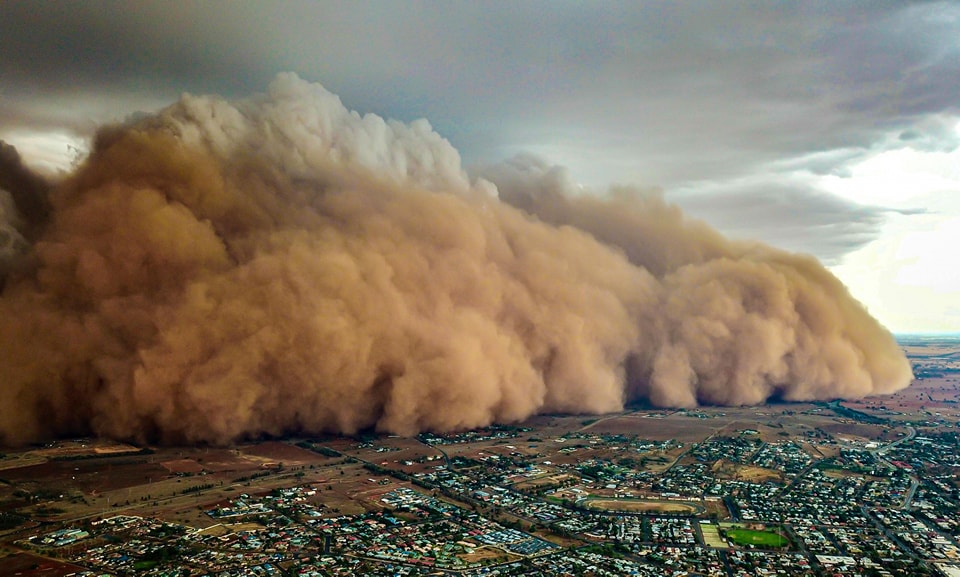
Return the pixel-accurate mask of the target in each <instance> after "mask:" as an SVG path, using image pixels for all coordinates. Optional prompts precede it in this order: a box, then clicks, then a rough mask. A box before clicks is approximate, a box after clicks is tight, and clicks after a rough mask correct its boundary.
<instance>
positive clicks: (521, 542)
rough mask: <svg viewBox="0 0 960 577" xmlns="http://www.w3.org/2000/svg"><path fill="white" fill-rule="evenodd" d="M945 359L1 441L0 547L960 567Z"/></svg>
mask: <svg viewBox="0 0 960 577" xmlns="http://www.w3.org/2000/svg"><path fill="white" fill-rule="evenodd" d="M937 362H939V363H941V364H942V360H941V361H937ZM931 366H934V365H920V370H930V367H931ZM936 366H940V365H936ZM924 367H927V368H926V369H924ZM955 369H956V367H954V366H953V365H950V366H947V367H946V368H944V367H942V366H940V369H938V370H939V372H938V373H937V374H936V375H933V376H930V377H929V378H927V379H923V380H921V381H919V384H918V385H915V386H914V387H911V388H910V389H907V390H905V391H902V392H901V393H898V395H896V396H893V397H884V398H876V399H864V400H862V401H858V402H842V403H841V402H837V401H834V402H818V403H783V404H777V405H767V406H762V407H734V408H731V407H724V408H707V407H703V408H697V409H690V410H683V409H670V410H664V409H653V408H633V409H630V410H627V411H624V412H622V413H617V414H612V415H603V416H597V417H584V416H569V415H546V416H540V417H536V418H534V419H532V420H530V421H528V422H524V423H520V424H515V425H498V426H491V427H487V428H483V429H477V430H471V431H465V432H461V433H455V434H431V433H425V434H421V435H418V436H416V437H398V436H392V435H384V434H376V433H368V434H361V435H357V436H354V437H336V436H329V437H309V438H295V439H283V440H267V441H263V442H260V443H251V444H246V445H240V446H236V447H231V448H217V447H192V448H155V447H135V446H132V445H125V444H121V443H114V442H110V441H103V440H94V439H72V440H64V441H57V442H52V443H49V444H47V445H44V446H35V447H31V448H27V449H22V450H17V451H12V450H9V451H8V452H7V453H6V454H4V455H3V457H2V459H0V503H2V509H0V510H2V513H0V547H2V552H0V556H2V557H3V559H2V563H3V567H4V573H5V574H11V575H13V574H16V575H25V576H28V575H40V574H43V575H78V576H91V577H92V576H94V575H105V574H106V575H156V576H160V575H169V576H173V575H224V576H227V575H259V576H274V575H275V576H278V577H280V576H303V577H308V576H309V577H313V576H328V575H383V576H395V575H464V576H511V575H593V576H619V575H641V576H659V575H675V576H681V575H703V576H710V577H726V576H752V575H863V576H901V575H902V576H914V575H944V576H953V575H960V485H958V482H957V475H956V472H957V471H958V469H960V426H958V423H960V415H958V414H957V412H956V410H955V402H952V401H953V399H954V396H951V395H947V394H945V393H946V392H947V391H948V390H949V389H952V388H953V387H955V386H956V384H955V383H956V374H957V373H956V372H955Z"/></svg>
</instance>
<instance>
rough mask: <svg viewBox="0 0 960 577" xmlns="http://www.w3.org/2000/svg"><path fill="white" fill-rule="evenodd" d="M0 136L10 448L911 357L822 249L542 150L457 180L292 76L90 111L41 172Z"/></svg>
mask: <svg viewBox="0 0 960 577" xmlns="http://www.w3.org/2000/svg"><path fill="white" fill-rule="evenodd" d="M0 152H2V155H0V186H2V187H3V189H4V191H3V192H0V282H2V287H3V288H2V291H3V292H2V293H0V318H2V322H0V355H2V356H0V393H2V395H0V444H17V443H23V442H29V441H35V440H39V439H44V438H50V437H53V436H59V435H77V434H94V435H103V436H108V437H113V438H118V439H129V440H135V441H141V442H153V443H229V442H231V441H234V440H239V439H247V438H255V437H259V436H263V435H283V434H291V433H321V432H338V433H348V434H349V433H354V432H357V431H360V430H365V429H375V430H377V431H383V432H390V433H397V434H403V435H408V434H413V433H416V432H419V431H425V430H430V431H452V430H458V429H465V428H469V427H477V426H481V425H487V424H490V423H494V422H499V423H510V422H518V421H521V420H523V419H525V418H527V417H529V416H531V415H534V414H537V413H544V412H564V413H605V412H611V411H617V410H620V409H621V408H622V407H623V406H624V405H625V403H630V402H646V403H650V404H652V405H656V406H663V407H693V406H697V405H699V404H716V405H742V404H757V403H763V402H765V401H766V400H768V399H771V398H775V399H783V400H797V401H800V400H812V399H835V398H856V397H863V396H865V395H872V394H879V393H889V392H893V391H895V390H898V389H901V388H903V387H905V386H907V385H908V384H909V382H910V380H911V378H912V374H911V370H910V366H909V363H908V362H907V360H906V359H905V357H904V355H903V353H902V352H901V351H900V349H899V348H898V346H897V345H896V343H895V341H894V339H893V337H892V336H891V334H890V333H889V332H888V331H887V330H886V329H884V328H883V327H882V326H881V325H880V324H879V323H878V322H877V321H876V320H874V319H873V318H872V317H871V316H870V315H869V314H868V313H867V311H866V310H865V309H864V307H863V306H862V305H860V304H859V303H858V302H857V301H856V300H855V299H854V298H852V297H851V295H850V294H849V293H848V291H847V290H846V288H845V287H844V286H843V285H842V284H841V283H840V282H839V281H838V280H837V279H836V278H835V277H834V276H833V275H832V274H831V273H829V272H828V271H827V270H826V269H825V268H824V267H823V266H821V265H820V264H819V263H818V262H817V261H816V260H815V259H814V258H812V257H809V256H802V255H797V254H790V253H787V252H784V251H781V250H778V249H775V248H771V247H769V246H765V245H763V244H760V243H756V242H744V241H733V240H729V239H727V238H725V237H724V236H722V235H721V234H720V233H718V232H717V231H716V230H714V229H712V228H711V227H710V226H708V225H707V224H705V223H703V222H700V221H697V220H693V219H691V218H689V217H686V216H685V215H684V214H683V213H682V212H681V211H680V209H679V208H677V207H676V206H674V205H671V204H670V203H668V202H667V201H665V200H664V198H663V196H662V195H660V194H658V193H657V192H655V191H653V192H652V191H648V190H641V189H631V188H627V187H624V188H614V189H611V190H610V191H607V192H604V193H603V194H597V193H591V192H589V191H588V192H583V191H580V190H579V189H578V187H577V186H576V185H575V184H574V183H573V182H572V181H571V179H570V178H569V177H568V176H567V175H566V173H565V172H564V171H563V170H562V169H559V168H556V167H551V166H549V165H547V164H545V163H544V162H543V161H540V160H538V159H536V158H529V157H523V156H518V157H516V158H514V159H512V160H510V161H507V162H505V163H502V164H500V165H496V166H489V167H485V168H481V169H478V170H477V173H476V174H474V173H473V171H471V174H470V175H468V174H467V172H466V171H465V170H464V169H463V168H462V165H461V161H460V156H459V154H458V153H457V151H456V150H455V149H454V148H453V147H452V146H451V145H450V143H449V142H447V141H446V140H444V139H443V138H442V137H441V136H439V135H438V134H437V133H436V132H435V131H434V130H433V129H432V127H431V126H430V125H429V123H427V122H426V121H424V120H420V121H415V122H412V123H409V124H405V123H400V122H395V121H389V120H384V119H382V118H380V117H378V116H375V115H360V114H357V113H356V112H352V111H349V110H348V109H346V108H345V107H344V106H343V104H342V103H341V101H340V99H339V98H338V97H337V96H336V95H334V94H331V93H330V92H328V91H326V90H325V89H324V88H323V87H321V86H320V85H317V84H310V83H308V82H305V81H303V80H301V79H300V78H298V77H297V76H295V75H293V74H285V75H280V76H278V77H277V78H276V79H275V80H274V82H273V83H272V84H271V85H270V87H269V90H268V91H267V92H266V93H265V94H261V95H257V96H254V97H250V98H248V99H245V100H242V101H236V102H230V101H227V100H224V99H222V98H218V97H197V96H184V97H182V98H181V99H180V100H179V101H178V102H176V103H175V104H173V105H172V106H170V107H169V108H167V109H165V110H162V111H160V112H158V113H156V114H153V115H150V116H146V117H139V118H136V119H134V120H131V121H129V122H128V123H126V124H124V125H122V126H111V127H105V128H103V129H101V130H100V132H99V134H98V135H97V137H96V139H95V141H94V143H93V145H92V150H91V152H90V155H89V157H88V158H87V159H86V160H85V161H84V162H83V163H82V164H81V165H80V166H78V167H77V168H76V169H75V170H73V172H71V173H70V174H69V175H67V176H65V177H64V178H62V179H60V180H59V181H58V182H56V183H55V184H48V183H47V182H45V181H44V180H43V179H41V178H39V177H37V176H35V175H33V174H31V173H30V172H29V171H28V170H26V169H25V168H24V167H23V165H22V163H21V162H20V160H19V158H18V156H17V154H16V151H14V150H12V148H10V147H7V146H5V145H4V148H3V149H2V150H0Z"/></svg>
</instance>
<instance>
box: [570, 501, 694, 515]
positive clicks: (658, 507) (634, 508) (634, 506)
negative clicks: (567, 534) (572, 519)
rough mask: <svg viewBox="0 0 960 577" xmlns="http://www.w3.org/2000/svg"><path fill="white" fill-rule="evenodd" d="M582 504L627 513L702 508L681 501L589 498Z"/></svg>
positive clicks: (679, 511) (673, 511) (666, 511)
mask: <svg viewBox="0 0 960 577" xmlns="http://www.w3.org/2000/svg"><path fill="white" fill-rule="evenodd" d="M582 505H583V506H584V507H586V508H587V509H596V510H599V511H624V512H627V513H650V512H658V513H690V514H696V513H698V512H699V511H700V508H699V507H697V506H696V505H693V504H687V503H684V502H679V501H654V500H649V501H625V500H618V499H589V500H586V501H583V503H582Z"/></svg>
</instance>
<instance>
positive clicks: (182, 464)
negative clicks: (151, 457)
mask: <svg viewBox="0 0 960 577" xmlns="http://www.w3.org/2000/svg"><path fill="white" fill-rule="evenodd" d="M160 465H161V466H162V467H163V468H164V469H166V470H168V471H170V472H171V473H173V474H177V473H202V472H203V465H201V464H200V463H198V462H196V461H194V460H193V459H177V460H176V461H163V462H162V463H160Z"/></svg>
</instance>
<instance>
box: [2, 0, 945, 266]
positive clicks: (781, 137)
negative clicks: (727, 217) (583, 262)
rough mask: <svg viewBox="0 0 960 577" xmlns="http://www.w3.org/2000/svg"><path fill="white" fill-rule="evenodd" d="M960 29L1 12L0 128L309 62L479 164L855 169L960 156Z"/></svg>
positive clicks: (659, 13) (771, 10)
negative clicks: (519, 159)
mask: <svg viewBox="0 0 960 577" xmlns="http://www.w3.org/2000/svg"><path fill="white" fill-rule="evenodd" d="M958 23H960V8H958V6H957V4H956V3H951V2H943V3H937V2H934V3H915V4H904V3H901V2H871V3H852V2H830V3H711V4H707V3H703V2H671V3H624V4H605V5H604V6H603V9H602V10H601V9H598V8H597V7H596V6H594V5H590V4H584V3H576V2H522V3H499V4H488V3H447V2H415V3H390V2H386V3H385V2H350V3H337V2H284V3H261V2H204V3H190V4H186V3H169V2H150V1H147V2H137V3H129V2H84V3H54V2H30V3H27V2H4V3H2V4H0V71H2V72H0V96H2V104H0V138H2V137H3V136H4V131H5V130H11V129H14V128H16V129H22V128H24V127H31V126H32V127H34V128H36V127H46V128H48V127H51V126H65V127H69V130H71V131H73V132H75V133H77V134H89V133H90V132H91V130H92V128H91V127H92V126H94V125H95V124H96V123H98V122H99V121H103V120H118V119H122V118H124V117H126V116H127V115H128V114H130V113H132V112H135V111H138V110H147V111H150V110H155V109H156V108H157V107H158V106H159V103H160V102H166V101H170V100H172V99H174V98H176V97H177V96H178V95H179V94H180V93H181V92H183V91H189V92H192V93H218V94H221V95H224V96H227V97H235V96H239V95H242V94H246V93H249V92H252V91H255V90H257V89H259V87H261V86H264V85H266V84H267V82H268V81H269V79H270V78H272V77H273V76H274V74H275V73H277V72H278V71H282V70H294V71H297V72H298V73H299V74H301V75H302V76H304V77H306V78H308V79H311V80H317V81H320V82H322V83H323V84H324V85H325V86H327V87H328V88H329V89H331V90H332V91H333V92H335V93H336V94H339V95H340V96H341V97H342V98H343V99H344V102H346V103H347V104H348V105H349V106H351V107H353V108H355V109H357V110H359V111H361V112H367V111H373V112H376V113H378V114H381V115H384V116H388V117H393V118H398V119H401V120H405V121H410V120H413V119H415V118H420V117H426V118H429V119H430V121H431V123H432V125H433V126H434V127H435V128H436V129H437V131H438V132H439V133H440V134H443V135H444V136H445V137H446V138H449V139H450V140H451V142H452V143H453V144H454V145H455V146H456V147H457V149H458V150H459V151H460V152H461V154H463V155H464V158H465V159H466V161H467V162H469V163H472V162H484V163H489V162H496V161H498V160H500V159H503V158H506V157H509V156H512V155H513V154H514V153H516V152H518V151H532V152H534V153H536V154H539V155H542V156H546V157H548V158H550V159H551V161H552V162H556V163H559V164H562V165H565V166H567V167H569V169H570V170H571V172H572V174H574V175H575V176H576V178H577V179H579V180H580V181H582V182H585V183H588V184H592V185H597V186H605V185H607V184H609V183H610V182H636V183H640V184H643V185H662V186H664V187H665V188H667V189H668V190H669V189H670V188H671V187H675V186H690V185H692V183H696V182H698V181H703V182H707V183H709V182H713V181H717V180H723V179H738V178H742V177H743V176H744V175H747V174H750V173H751V172H753V171H756V170H763V171H764V172H767V173H770V172H777V171H782V172H790V171H797V170H801V171H808V172H812V173H816V174H834V175H840V176H843V175H845V174H847V171H848V167H849V166H850V165H851V164H852V163H855V162H856V161H858V160H860V159H862V158H864V156H865V155H868V154H871V153H875V152H876V151H878V150H882V149H883V148H885V147H902V146H907V145H909V146H912V147H924V148H925V149H930V148H933V149H945V148H947V147H949V146H956V142H955V141H956V133H955V132H953V133H951V128H950V124H951V121H955V119H956V115H957V113H958V108H957V103H956V98H955V95H956V92H957V86H958V85H960V54H958V51H960V43H958V40H957V38H960V30H958V27H960V24H958ZM65 103H69V104H65ZM931 119H940V120H941V124H942V126H941V127H939V128H937V127H936V126H932V124H931V123H933V124H936V122H935V121H932V120H931ZM891 135H893V136H891ZM951 138H952V139H953V141H952V142H951ZM937 147H939V148H937ZM755 198H756V201H757V203H760V204H762V203H764V202H768V200H767V199H766V198H765V197H764V196H763V195H762V194H756V195H755ZM769 202H771V203H772V206H771V208H770V210H772V211H776V210H777V207H778V206H779V204H778V203H780V202H781V200H780V199H778V198H776V196H774V197H773V198H772V199H771V200H770V201H769ZM839 214H847V213H846V212H844V211H841V212H840V213H839ZM720 216H721V218H722V215H720ZM853 216H854V217H855V218H859V217H857V215H853ZM860 222H861V220H855V221H854V223H853V226H854V227H856V226H859V225H858V224H857V223H860ZM771 240H777V239H771ZM845 242H846V241H842V240H841V241H838V243H837V244H836V245H835V246H836V247H840V246H843V245H844V244H845ZM807 250H811V249H807ZM832 254H833V252H829V254H827V255H824V256H830V255H832Z"/></svg>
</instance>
